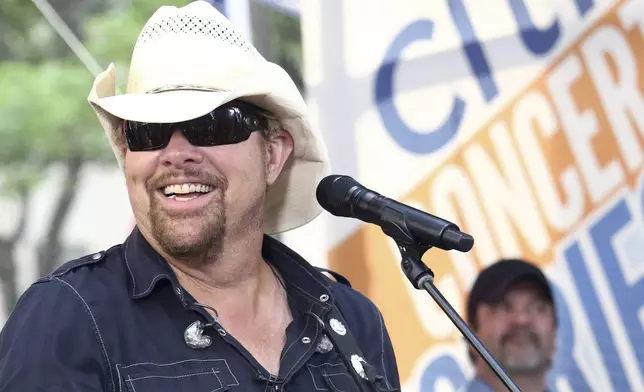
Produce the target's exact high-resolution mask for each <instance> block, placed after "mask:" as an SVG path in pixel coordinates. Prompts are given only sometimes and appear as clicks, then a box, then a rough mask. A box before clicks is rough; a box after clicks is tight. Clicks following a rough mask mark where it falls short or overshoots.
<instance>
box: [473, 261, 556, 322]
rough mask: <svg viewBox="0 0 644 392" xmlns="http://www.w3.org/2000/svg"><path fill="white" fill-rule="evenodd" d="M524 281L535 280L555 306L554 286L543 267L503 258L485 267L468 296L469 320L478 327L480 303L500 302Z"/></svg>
mask: <svg viewBox="0 0 644 392" xmlns="http://www.w3.org/2000/svg"><path fill="white" fill-rule="evenodd" d="M524 281H530V282H534V283H535V284H536V285H537V286H538V287H539V288H540V289H541V290H542V291H543V294H544V295H545V297H546V298H547V299H548V300H549V301H550V303H551V304H552V305H553V306H554V300H553V295H552V288H551V287H550V283H549V282H548V279H546V276H545V275H544V274H543V272H542V271H541V269H539V268H538V267H537V266H535V265H534V264H532V263H530V262H527V261H524V260H520V259H503V260H499V261H497V262H496V263H494V264H491V265H490V266H488V267H487V268H485V269H483V270H482V271H481V272H480V273H479V275H478V277H477V278H476V281H475V282H474V285H473V286H472V290H470V295H469V296H468V298H467V320H468V322H469V323H470V324H471V325H473V326H474V327H476V308H477V307H478V306H479V304H481V303H485V304H498V303H499V302H501V301H502V300H503V297H504V296H505V294H506V292H507V291H508V289H509V288H510V287H511V286H512V285H514V284H515V283H518V282H524Z"/></svg>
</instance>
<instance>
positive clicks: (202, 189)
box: [161, 183, 215, 201]
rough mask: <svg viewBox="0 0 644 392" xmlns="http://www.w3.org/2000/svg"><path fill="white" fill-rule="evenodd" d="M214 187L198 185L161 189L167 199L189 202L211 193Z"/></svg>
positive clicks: (175, 185) (178, 185)
mask: <svg viewBox="0 0 644 392" xmlns="http://www.w3.org/2000/svg"><path fill="white" fill-rule="evenodd" d="M214 189H215V187H213V186H211V185H205V184H199V183H187V184H174V185H167V186H165V187H164V188H162V189H161V191H162V192H163V195H164V196H165V197H167V198H168V199H172V200H177V201H189V200H193V199H196V198H197V197H201V196H203V195H206V194H208V193H210V192H212V191H213V190H214Z"/></svg>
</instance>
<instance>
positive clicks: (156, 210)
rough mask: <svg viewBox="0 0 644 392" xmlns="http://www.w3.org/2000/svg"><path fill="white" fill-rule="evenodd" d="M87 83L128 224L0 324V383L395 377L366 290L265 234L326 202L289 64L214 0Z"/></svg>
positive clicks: (390, 381) (375, 384)
mask: <svg viewBox="0 0 644 392" xmlns="http://www.w3.org/2000/svg"><path fill="white" fill-rule="evenodd" d="M115 85H116V82H115V70H114V67H113V66H112V65H110V67H109V68H108V69H107V71H105V72H104V73H102V74H101V75H99V76H98V77H97V79H96V81H95V82H94V85H93V88H92V91H91V93H90V95H89V102H90V104H91V106H92V108H93V109H94V110H95V111H96V113H97V115H98V118H99V120H100V123H101V125H102V126H103V128H104V129H105V131H106V133H107V136H108V138H109V140H110V142H111V145H112V148H113V150H114V153H115V155H116V158H117V161H118V163H119V165H120V166H121V167H122V169H123V172H124V174H125V181H126V184H127V188H128V193H129V197H130V201H131V205H132V210H133V212H134V216H135V219H136V223H137V225H136V228H135V229H134V231H133V232H132V234H131V235H130V236H129V237H128V238H127V240H126V241H125V242H124V243H123V244H120V245H117V246H114V247H112V248H110V249H108V250H106V251H104V252H99V253H96V254H93V255H90V256H87V257H83V258H80V259H78V260H74V261H71V262H68V263H66V264H64V265H63V266H62V267H60V268H59V269H57V270H56V271H54V272H52V273H51V274H49V275H48V276H46V277H43V278H41V279H39V280H38V281H37V282H36V283H35V284H33V285H32V286H31V287H30V288H29V289H28V290H27V291H26V292H25V293H24V294H23V296H22V297H21V299H20V301H19V302H18V304H17V305H16V307H15V309H14V311H13V313H12V314H11V316H10V318H9V320H8V321H7V323H6V324H5V327H4V329H3V331H2V335H1V336H0V358H1V360H0V390H2V391H5V392H9V391H11V392H13V391H21V392H30V391H48V392H57V391H65V392H73V391H112V392H115V391H130V392H146V391H154V392H164V391H194V392H197V391H236V390H239V391H265V390H272V391H282V390H284V389H286V390H288V391H315V390H332V391H359V390H379V391H382V390H399V388H400V386H399V379H398V374H397V370H396V361H395V357H394V353H393V349H392V345H391V341H390V339H389V336H388V334H387V331H386V328H385V325H384V322H383V319H382V316H381V314H380V312H379V311H378V309H377V308H376V307H375V306H374V304H373V303H372V302H370V301H369V300H368V299H367V298H365V297H364V296H362V295H361V294H359V293H358V292H356V291H354V290H352V289H351V288H350V287H349V286H347V285H343V284H340V283H337V282H335V281H333V280H331V279H330V278H328V277H326V276H325V275H323V274H322V273H321V272H320V271H319V270H318V269H316V268H313V267H312V266H311V265H310V264H308V263H307V262H306V261H304V260H303V259H302V258H301V257H300V256H299V255H297V254H296V253H295V252H293V251H292V250H290V249H288V248H287V247H286V246H285V245H283V244H281V243H280V242H278V241H277V240H275V239H273V238H271V237H269V236H268V235H269V234H274V233H279V232H283V231H286V230H289V229H293V228H296V227H298V226H301V225H304V224H306V223H307V222H309V221H310V220H312V219H313V218H315V217H316V216H317V215H318V214H319V213H320V207H319V206H318V205H317V203H316V200H315V189H316V186H317V184H318V182H319V181H320V180H321V179H322V178H323V176H324V175H326V173H327V170H328V164H327V153H326V150H325V146H324V143H323V142H322V138H321V136H320V134H319V133H318V132H317V131H316V130H315V129H314V128H313V127H312V126H311V124H310V123H309V120H308V115H307V109H306V106H305V103H304V100H303V99H302V97H301V95H300V94H299V92H298V90H297V88H296V87H295V85H294V84H293V82H292V81H291V79H290V78H289V76H288V75H287V74H286V73H285V72H284V71H283V70H282V69H281V68H280V67H279V66H277V65H275V64H272V63H269V62H267V61H266V60H265V59H263V58H262V56H261V55H260V54H259V53H258V52H257V51H256V50H255V48H254V47H253V46H252V45H251V44H249V43H248V42H247V41H246V40H245V39H244V38H243V37H242V36H241V35H240V34H239V33H238V32H237V31H235V29H234V28H233V26H232V25H231V24H230V23H229V22H228V20H226V19H225V18H224V17H223V16H222V15H221V14H220V13H218V12H217V11H216V10H215V8H214V7H212V6H211V5H210V4H208V3H206V2H204V1H196V2H193V3H191V4H189V5H188V6H186V7H183V8H176V7H170V6H168V7H161V8H160V9H159V10H158V11H157V12H156V13H155V14H154V15H153V16H152V17H151V19H150V20H149V21H148V22H147V23H146V25H145V26H144V28H143V30H142V32H141V34H140V36H139V38H138V41H137V43H136V46H135V48H134V53H133V55H132V62H131V67H130V70H129V79H128V86H127V92H126V94H124V95H115Z"/></svg>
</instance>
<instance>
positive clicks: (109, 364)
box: [53, 277, 116, 392]
mask: <svg viewBox="0 0 644 392" xmlns="http://www.w3.org/2000/svg"><path fill="white" fill-rule="evenodd" d="M53 280H54V281H56V282H58V283H59V284H61V285H65V286H67V287H69V288H70V289H71V290H72V291H73V292H74V293H75V294H76V296H77V297H78V298H79V299H80V300H81V302H82V303H83V305H84V309H85V311H86V313H87V314H88V315H89V317H90V319H91V322H92V326H93V329H94V333H95V335H96V337H97V338H98V340H99V343H100V344H101V350H102V354H103V357H104V359H105V361H106V362H107V371H108V373H109V375H110V383H111V384H112V392H115V391H116V389H115V384H114V375H113V374H112V365H111V362H110V357H109V355H108V354H107V349H106V348H105V342H104V341H103V336H102V335H101V331H100V330H99V328H98V323H97V322H96V318H95V317H94V313H92V310H91V309H90V307H89V305H88V304H87V301H85V299H84V298H83V296H82V295H80V293H79V292H78V290H76V289H75V288H74V286H72V285H71V284H69V283H68V282H66V281H64V280H62V279H60V278H59V277H55V278H53Z"/></svg>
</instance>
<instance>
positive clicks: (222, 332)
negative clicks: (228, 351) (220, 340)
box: [217, 328, 226, 336]
mask: <svg viewBox="0 0 644 392" xmlns="http://www.w3.org/2000/svg"><path fill="white" fill-rule="evenodd" d="M217 332H219V334H220V335H221V336H226V330H225V329H223V328H218V329H217Z"/></svg>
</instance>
